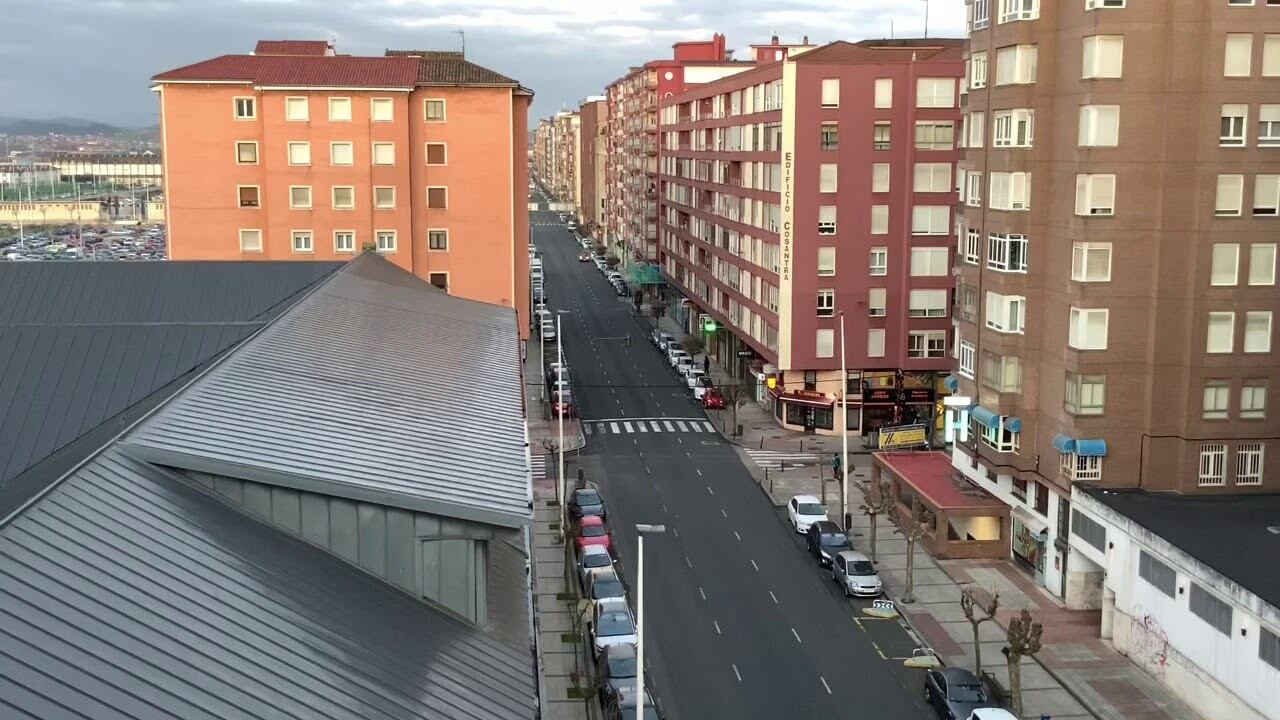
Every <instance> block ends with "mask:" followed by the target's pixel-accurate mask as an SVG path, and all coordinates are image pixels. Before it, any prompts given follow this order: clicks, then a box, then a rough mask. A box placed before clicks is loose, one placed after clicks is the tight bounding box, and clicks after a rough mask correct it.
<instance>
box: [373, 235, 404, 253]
mask: <svg viewBox="0 0 1280 720" xmlns="http://www.w3.org/2000/svg"><path fill="white" fill-rule="evenodd" d="M388 238H390V240H391V242H390V243H387V242H384V241H385V240H387V239H388ZM373 242H374V249H375V250H377V251H378V252H379V253H384V254H385V253H393V252H395V251H396V250H397V249H398V247H399V244H400V242H399V239H398V233H397V232H396V231H395V230H374V231H373Z"/></svg>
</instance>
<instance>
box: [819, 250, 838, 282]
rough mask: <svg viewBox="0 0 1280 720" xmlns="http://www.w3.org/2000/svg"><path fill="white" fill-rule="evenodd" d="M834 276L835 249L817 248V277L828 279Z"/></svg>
mask: <svg viewBox="0 0 1280 720" xmlns="http://www.w3.org/2000/svg"><path fill="white" fill-rule="evenodd" d="M835 274H836V249H835V248H833V247H820V248H818V275H820V276H823V277H829V276H831V275H835Z"/></svg>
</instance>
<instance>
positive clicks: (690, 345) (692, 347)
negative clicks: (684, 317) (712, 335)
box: [680, 335, 707, 357]
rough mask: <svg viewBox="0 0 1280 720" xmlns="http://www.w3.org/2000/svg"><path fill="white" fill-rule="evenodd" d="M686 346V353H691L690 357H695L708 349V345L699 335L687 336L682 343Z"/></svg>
mask: <svg viewBox="0 0 1280 720" xmlns="http://www.w3.org/2000/svg"><path fill="white" fill-rule="evenodd" d="M680 344H681V345H684V351H685V352H687V353H689V356H690V357H694V356H696V355H698V354H699V353H701V352H702V351H703V350H706V349H707V344H706V342H704V341H703V340H702V338H701V337H698V336H697V335H685V336H684V340H681V341H680Z"/></svg>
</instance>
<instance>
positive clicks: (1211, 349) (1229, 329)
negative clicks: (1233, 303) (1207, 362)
mask: <svg viewBox="0 0 1280 720" xmlns="http://www.w3.org/2000/svg"><path fill="white" fill-rule="evenodd" d="M1208 317H1209V319H1208V321H1207V324H1206V325H1205V350H1204V351H1205V353H1206V354H1211V355H1221V354H1226V353H1230V352H1233V351H1234V350H1235V344H1236V338H1235V335H1236V314H1235V313H1234V312H1231V311H1215V312H1211V313H1209V316H1208ZM1215 321H1217V322H1218V323H1219V324H1224V326H1225V331H1226V337H1225V340H1226V342H1225V343H1218V344H1216V345H1215V344H1214V342H1213V327H1214V322H1215ZM1224 321H1225V323H1224Z"/></svg>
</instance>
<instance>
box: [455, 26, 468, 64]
mask: <svg viewBox="0 0 1280 720" xmlns="http://www.w3.org/2000/svg"><path fill="white" fill-rule="evenodd" d="M454 32H455V33H457V34H458V39H459V40H460V41H461V42H462V57H463V58H466V57H467V33H466V32H465V31H463V30H454Z"/></svg>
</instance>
